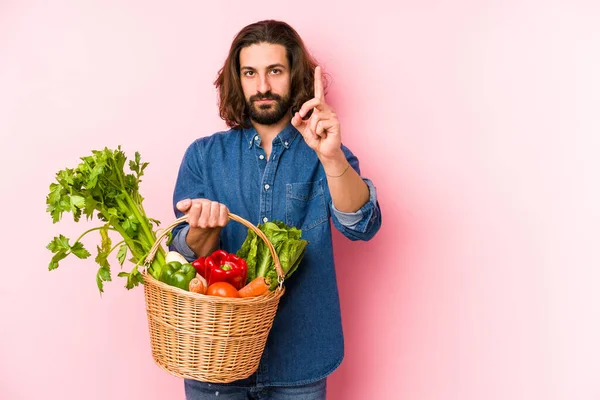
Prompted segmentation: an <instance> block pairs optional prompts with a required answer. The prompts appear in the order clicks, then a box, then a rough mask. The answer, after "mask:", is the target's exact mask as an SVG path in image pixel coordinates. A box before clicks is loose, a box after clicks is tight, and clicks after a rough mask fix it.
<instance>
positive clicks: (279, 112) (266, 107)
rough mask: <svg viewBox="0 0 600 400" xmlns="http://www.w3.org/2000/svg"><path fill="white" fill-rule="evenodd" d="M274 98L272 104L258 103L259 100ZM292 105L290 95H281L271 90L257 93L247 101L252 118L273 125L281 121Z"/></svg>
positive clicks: (260, 122) (262, 123) (263, 123)
mask: <svg viewBox="0 0 600 400" xmlns="http://www.w3.org/2000/svg"><path fill="white" fill-rule="evenodd" d="M267 99H268V100H274V102H273V103H271V104H256V103H255V102H256V101H257V100H267ZM291 106H292V100H291V98H290V96H289V95H287V96H283V97H282V96H280V95H278V94H274V93H271V92H266V93H265V94H261V93H259V94H255V95H254V96H250V98H249V99H248V100H247V101H246V107H248V110H249V114H250V119H252V120H253V121H254V122H257V123H259V124H261V125H273V124H276V123H278V122H279V121H281V119H282V118H283V117H285V115H286V114H287V113H288V111H289V110H290V107H291Z"/></svg>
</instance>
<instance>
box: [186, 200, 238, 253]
mask: <svg viewBox="0 0 600 400" xmlns="http://www.w3.org/2000/svg"><path fill="white" fill-rule="evenodd" d="M176 206H177V209H178V210H179V211H181V212H182V213H184V214H186V215H187V222H188V224H189V225H190V230H189V231H188V234H187V237H186V243H187V245H188V246H189V247H190V249H192V251H193V252H194V253H195V254H196V256H197V257H200V256H205V255H208V254H210V253H212V252H213V251H214V250H216V249H217V247H218V244H219V233H220V232H221V229H222V228H223V227H224V226H225V225H227V222H229V216H228V214H229V210H228V209H227V206H225V205H224V204H221V203H218V202H216V201H210V200H207V199H185V200H181V201H180V202H178V203H177V205H176Z"/></svg>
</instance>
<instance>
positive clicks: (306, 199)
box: [285, 180, 329, 231]
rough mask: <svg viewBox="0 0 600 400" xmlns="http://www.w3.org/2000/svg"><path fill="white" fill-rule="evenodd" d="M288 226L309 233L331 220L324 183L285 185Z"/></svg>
mask: <svg viewBox="0 0 600 400" xmlns="http://www.w3.org/2000/svg"><path fill="white" fill-rule="evenodd" d="M285 186H286V190H285V218H286V224H287V225H289V226H295V227H297V228H300V229H302V230H303V231H307V230H309V229H313V228H314V227H316V226H318V225H320V224H323V223H325V222H326V221H327V220H328V219H329V213H328V207H327V203H326V202H325V192H324V190H323V181H322V180H320V181H315V182H299V183H288V184H286V185H285Z"/></svg>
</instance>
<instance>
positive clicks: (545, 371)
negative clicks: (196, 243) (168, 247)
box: [0, 0, 600, 400]
mask: <svg viewBox="0 0 600 400" xmlns="http://www.w3.org/2000/svg"><path fill="white" fill-rule="evenodd" d="M392 3H396V5H392ZM49 4H50V2H44V1H35V0H29V1H21V2H17V1H10V0H8V1H6V0H5V1H3V2H1V3H0V132H1V134H2V143H3V149H4V151H3V154H2V156H1V157H0V163H1V167H2V170H3V171H4V175H3V176H4V180H3V185H2V186H3V189H2V196H1V200H0V201H1V202H2V207H1V209H2V210H3V211H2V220H3V227H4V233H2V239H3V245H2V246H3V248H4V249H5V251H4V254H5V262H4V271H5V272H4V273H3V275H2V276H3V278H2V279H0V320H1V321H2V328H1V330H0V398H2V399H11V400H13V399H36V398H47V399H64V400H68V399H82V398H85V399H90V400H93V399H142V398H143V399H146V400H150V399H164V398H183V386H182V382H181V381H180V380H179V379H177V378H174V377H171V376H170V375H168V374H166V373H165V372H163V371H162V370H160V369H159V368H158V367H156V366H155V365H154V364H153V361H152V359H151V356H150V348H149V341H148V332H147V326H146V317H145V311H144V302H143V294H142V289H141V288H138V289H136V290H134V291H130V292H128V291H127V290H125V289H124V288H123V284H124V283H123V281H122V280H118V281H116V282H112V283H110V284H108V285H107V288H106V293H105V295H104V296H103V297H102V298H100V296H99V295H98V293H97V290H96V287H95V271H96V267H95V264H93V262H92V261H89V262H76V261H75V260H71V261H65V262H63V264H62V265H61V267H60V268H59V269H58V270H56V271H53V272H48V271H47V270H46V266H47V263H48V260H49V252H48V251H47V250H46V249H45V248H44V247H45V245H46V243H47V242H48V241H49V240H50V239H51V238H52V237H53V236H54V235H56V234H58V233H63V234H65V235H67V236H74V235H76V234H77V233H79V232H81V229H82V227H81V226H77V225H75V224H72V223H71V224H69V223H63V224H62V226H61V225H56V226H54V225H52V224H51V221H50V218H49V216H48V215H47V214H46V213H45V204H44V200H45V195H46V194H47V188H48V185H49V183H50V182H51V181H52V180H53V174H54V173H55V172H56V171H58V170H59V169H62V168H64V167H67V166H74V165H75V164H76V163H77V161H78V157H80V156H82V155H85V154H87V153H88V152H89V151H90V150H91V149H93V148H100V147H104V146H109V147H116V146H117V145H118V144H121V145H122V146H123V148H124V149H125V150H126V151H127V152H128V154H133V152H134V151H140V152H141V154H142V156H143V157H144V159H145V160H147V161H149V162H150V167H149V168H148V169H147V175H146V177H145V180H144V184H143V185H144V186H143V188H142V190H143V193H144V195H145V197H146V202H145V203H146V210H148V212H149V213H150V214H152V215H153V216H155V218H157V219H160V220H162V221H163V223H166V222H169V221H170V220H171V219H172V214H171V209H170V207H171V205H170V198H171V193H172V188H173V183H174V179H175V174H176V170H177V167H178V163H179V160H180V158H181V155H182V152H183V150H184V148H185V146H187V144H188V143H189V142H190V141H192V140H193V139H195V138H196V137H198V136H203V135H207V134H210V133H212V132H213V131H216V130H218V129H222V128H223V123H222V121H221V120H220V119H219V118H218V117H217V115H216V97H215V92H214V90H213V86H212V81H213V79H214V77H215V74H216V71H217V69H218V68H219V67H220V65H221V63H222V61H223V58H224V56H225V55H226V52H227V49H228V46H229V44H230V41H231V39H232V37H233V35H234V34H235V33H236V32H237V30H238V29H239V28H241V27H242V26H243V25H245V24H247V23H250V22H254V21H256V20H258V19H263V18H279V19H284V20H287V21H288V22H290V23H291V24H292V25H293V26H295V27H296V28H297V29H298V31H299V32H300V34H301V35H302V36H303V37H304V38H305V41H306V43H307V44H308V46H309V47H310V48H311V49H312V51H313V53H314V55H315V56H316V57H317V58H318V59H319V60H320V61H321V62H322V65H323V66H324V67H325V68H326V69H327V70H328V71H329V72H330V73H331V74H332V75H333V85H332V87H331V89H330V92H329V101H330V102H331V104H332V105H333V106H334V107H335V108H336V110H337V111H338V114H339V115H340V118H341V121H342V128H343V135H344V136H343V137H344V139H345V142H346V144H347V145H348V146H349V147H350V148H352V149H353V150H354V151H355V153H356V154H357V155H358V156H359V157H360V159H361V162H362V166H363V172H364V174H365V175H366V176H369V177H371V178H372V179H373V180H374V181H375V183H376V185H377V187H378V190H379V196H380V202H381V205H382V207H383V214H384V225H383V227H382V229H381V232H380V234H379V235H378V237H376V238H375V239H374V240H373V241H371V242H369V243H349V242H348V241H346V240H343V239H342V237H341V236H340V235H336V237H335V242H336V245H337V248H336V258H337V264H338V270H339V277H340V282H339V283H340V290H341V296H342V306H343V317H344V327H345V332H346V343H347V355H346V359H345V361H344V363H343V364H342V366H341V367H340V369H339V370H338V371H336V372H335V373H334V374H333V375H332V377H331V380H330V390H329V392H330V396H329V398H330V399H343V400H363V399H404V400H459V399H460V400H481V399H486V400H506V399H511V400H515V399H523V400H530V399H543V400H553V399H561V400H563V399H564V400H567V399H568V400H572V399H577V400H588V399H590V400H591V399H600V380H599V379H598V371H599V370H600V340H598V338H599V337H600V322H599V321H598V319H599V318H600V307H599V305H600V290H598V281H599V280H600V269H599V268H598V267H599V264H600V253H599V251H598V249H599V248H600V246H599V239H598V237H599V236H598V226H599V225H600V211H599V207H598V206H599V204H600V179H599V176H598V171H599V170H600V158H599V157H598V152H599V150H600V135H599V131H600V118H599V115H600V114H599V109H600V78H599V76H600V75H599V74H598V71H600V24H598V21H600V7H598V5H597V3H596V2H593V1H583V0H581V1H577V0H568V1H567V0H563V1H558V0H550V1H536V0H526V1H523V0H519V1H517V0H514V1H510V0H509V1H501V0H497V1H493V0H490V1H487V2H479V1H469V0H455V1H447V2H443V1H434V0H428V1H421V2H409V1H399V2H389V1H369V2H366V3H360V2H357V3H356V5H355V6H348V5H347V4H348V3H347V2H342V1H339V2H323V1H309V2H302V3H301V4H300V3H298V2H296V3H295V4H294V5H293V6H291V5H289V6H287V5H284V4H283V3H277V2H275V3H264V4H263V3H260V4H258V3H248V2H242V1H228V2H223V5H217V4H219V3H218V2H214V4H213V5H212V6H206V5H201V2H192V1H187V2H186V1H177V2H169V4H170V5H168V6H167V5H166V4H167V3H166V2H148V1H127V2H121V1H114V0H113V1H108V2H106V1H105V2H94V4H92V2H81V1H73V0H63V1H60V2H58V1H55V2H52V4H54V5H52V6H50V5H49ZM358 4H363V5H358ZM92 245H95V244H94V243H90V246H92ZM7 255H8V258H6V256H7Z"/></svg>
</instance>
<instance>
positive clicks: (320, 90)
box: [315, 65, 325, 100]
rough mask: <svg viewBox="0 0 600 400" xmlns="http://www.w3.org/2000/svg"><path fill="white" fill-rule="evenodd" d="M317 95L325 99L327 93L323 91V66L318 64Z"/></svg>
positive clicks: (316, 72) (316, 77)
mask: <svg viewBox="0 0 600 400" xmlns="http://www.w3.org/2000/svg"><path fill="white" fill-rule="evenodd" d="M315 97H316V98H317V99H320V100H325V94H324V93H323V76H322V74H321V67H320V66H318V65H317V66H316V68H315Z"/></svg>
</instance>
